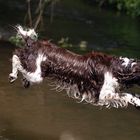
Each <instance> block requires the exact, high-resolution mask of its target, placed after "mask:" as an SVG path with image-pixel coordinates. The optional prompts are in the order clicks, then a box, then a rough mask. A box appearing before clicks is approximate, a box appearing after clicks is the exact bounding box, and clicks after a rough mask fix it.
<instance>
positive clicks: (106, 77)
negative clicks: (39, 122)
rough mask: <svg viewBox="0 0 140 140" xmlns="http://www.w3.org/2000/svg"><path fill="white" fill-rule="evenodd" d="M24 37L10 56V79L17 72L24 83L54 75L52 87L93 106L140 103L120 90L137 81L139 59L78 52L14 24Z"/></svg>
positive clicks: (11, 79)
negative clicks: (79, 53)
mask: <svg viewBox="0 0 140 140" xmlns="http://www.w3.org/2000/svg"><path fill="white" fill-rule="evenodd" d="M17 30H18V34H19V35H20V36H21V37H22V39H24V42H25V43H24V45H25V46H24V48H19V49H16V50H15V52H14V53H13V57H12V73H10V74H9V79H10V82H11V83H13V82H14V81H15V80H16V79H17V77H18V72H21V73H22V75H23V85H24V87H29V86H30V85H31V84H34V83H41V82H42V81H43V79H44V78H45V77H51V78H54V79H55V81H56V89H57V90H63V89H65V90H66V92H67V94H68V95H69V96H71V97H74V98H76V99H79V100H80V102H82V101H86V102H88V103H91V104H93V105H96V106H106V107H116V108H118V107H126V106H128V104H129V103H130V104H132V105H135V106H137V107H139V106H140V98H139V96H138V95H132V94H130V93H125V92H122V89H124V88H125V87H129V86H130V85H134V84H137V85H139V84H140V61H139V60H137V59H129V58H123V57H116V56H110V55H106V54H103V53H98V52H91V53H89V54H86V55H78V54H75V53H73V52H70V51H68V50H66V49H63V48H60V47H57V46H56V45H54V44H52V43H50V42H48V41H46V40H37V34H36V32H35V31H34V30H33V29H29V30H24V29H23V28H22V27H21V26H17Z"/></svg>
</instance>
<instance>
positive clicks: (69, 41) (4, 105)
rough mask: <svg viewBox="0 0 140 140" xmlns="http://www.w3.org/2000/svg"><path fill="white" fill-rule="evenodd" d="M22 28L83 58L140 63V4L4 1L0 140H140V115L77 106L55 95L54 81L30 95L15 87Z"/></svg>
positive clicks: (0, 1) (129, 0)
mask: <svg viewBox="0 0 140 140" xmlns="http://www.w3.org/2000/svg"><path fill="white" fill-rule="evenodd" d="M18 24H20V25H22V26H24V27H30V28H35V29H36V31H37V32H38V35H39V39H48V40H51V41H52V42H53V43H55V44H57V45H58V46H60V47H64V48H66V49H69V50H71V51H74V52H76V53H79V54H85V53H87V52H90V51H102V52H105V53H107V54H111V55H117V56H125V57H132V58H140V46H139V44H140V0H0V70H1V74H0V140H138V139H139V137H140V127H139V126H140V117H139V116H140V112H139V110H136V109H135V108H134V107H131V106H129V107H128V108H127V109H126V108H123V109H109V110H108V109H104V108H99V107H95V106H92V105H90V104H85V103H81V104H78V103H77V101H75V100H73V99H71V98H69V97H68V96H67V95H66V93H65V91H62V92H60V93H58V92H56V91H55V90H52V87H51V86H49V84H50V83H51V82H52V81H50V80H49V81H48V80H46V81H44V82H43V84H40V85H34V86H32V87H31V88H29V89H24V88H23V87H22V85H21V81H20V79H19V80H18V81H16V83H15V84H14V85H10V84H9V83H8V75H9V73H10V72H11V62H10V59H11V57H12V52H13V50H14V49H15V48H16V47H19V42H18V40H17V39H16V38H15V36H16V30H15V29H14V27H15V26H16V25H18ZM47 83H49V84H47ZM129 92H133V93H140V89H139V88H138V87H134V88H132V89H130V90H129Z"/></svg>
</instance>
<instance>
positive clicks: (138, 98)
mask: <svg viewBox="0 0 140 140" xmlns="http://www.w3.org/2000/svg"><path fill="white" fill-rule="evenodd" d="M121 98H122V99H123V100H124V101H125V102H127V103H130V104H132V105H135V106H136V107H140V95H133V94H130V93H122V97H121Z"/></svg>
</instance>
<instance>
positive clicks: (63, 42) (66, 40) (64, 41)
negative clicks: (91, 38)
mask: <svg viewBox="0 0 140 140" xmlns="http://www.w3.org/2000/svg"><path fill="white" fill-rule="evenodd" d="M58 45H59V46H60V47H62V48H71V47H73V45H72V44H71V43H69V38H68V37H66V38H64V37H62V38H61V39H60V40H59V41H58Z"/></svg>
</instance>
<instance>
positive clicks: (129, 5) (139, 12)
mask: <svg viewBox="0 0 140 140" xmlns="http://www.w3.org/2000/svg"><path fill="white" fill-rule="evenodd" d="M92 1H94V2H97V3H98V4H99V6H100V7H104V6H111V7H113V8H116V9H117V10H118V11H123V12H125V13H127V14H129V15H131V16H133V17H137V16H140V0H92Z"/></svg>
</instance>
